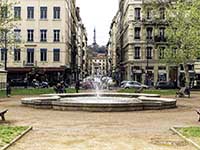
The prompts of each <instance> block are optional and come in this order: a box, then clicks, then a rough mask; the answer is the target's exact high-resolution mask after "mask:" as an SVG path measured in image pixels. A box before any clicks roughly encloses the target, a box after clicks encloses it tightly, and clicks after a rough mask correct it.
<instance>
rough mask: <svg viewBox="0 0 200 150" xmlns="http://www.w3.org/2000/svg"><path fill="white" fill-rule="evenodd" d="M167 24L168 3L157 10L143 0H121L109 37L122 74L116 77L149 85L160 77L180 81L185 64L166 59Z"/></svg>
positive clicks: (111, 48)
mask: <svg viewBox="0 0 200 150" xmlns="http://www.w3.org/2000/svg"><path fill="white" fill-rule="evenodd" d="M144 6H145V7H144ZM166 26H167V24H166V21H165V7H164V5H163V6H162V5H161V6H160V7H159V8H158V9H157V10H153V9H152V8H151V7H150V6H149V7H148V5H145V3H144V1H143V0H120V1H119V10H118V12H117V14H116V16H115V17H114V19H113V21H112V24H111V28H110V40H109V47H110V51H111V53H113V54H112V58H113V60H114V62H112V65H113V66H116V69H115V70H114V72H117V74H119V76H118V77H116V78H119V79H120V80H121V81H122V80H136V81H139V82H142V83H145V84H148V85H155V84H156V82H158V81H173V82H176V84H177V83H178V82H179V81H178V80H179V79H178V78H179V77H180V75H181V66H175V65H174V66H173V65H171V66H167V65H166V64H164V63H162V59H163V58H164V51H165V48H166V46H167V40H166V35H165V31H166ZM113 51H114V52H113ZM189 68H191V69H192V67H189ZM190 71H191V73H192V72H193V70H190Z"/></svg>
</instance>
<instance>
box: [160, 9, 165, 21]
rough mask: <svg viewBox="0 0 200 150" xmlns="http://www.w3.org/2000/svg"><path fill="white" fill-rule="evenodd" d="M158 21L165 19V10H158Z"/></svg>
mask: <svg viewBox="0 0 200 150" xmlns="http://www.w3.org/2000/svg"><path fill="white" fill-rule="evenodd" d="M160 19H165V8H164V7H162V8H160Z"/></svg>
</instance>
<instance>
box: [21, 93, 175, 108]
mask: <svg viewBox="0 0 200 150" xmlns="http://www.w3.org/2000/svg"><path fill="white" fill-rule="evenodd" d="M21 103H22V104H23V105H25V106H30V107H34V108H40V109H54V110H67V111H92V112H118V111H137V110H159V109H170V108H176V100H175V99H169V98H160V95H157V94H139V93H138V94H137V93H132V94H130V93H128V94H127V93H102V94H100V95H99V97H97V96H96V94H94V93H80V94H79V93H78V94H46V95H41V96H40V97H33V98H23V99H22V100H21Z"/></svg>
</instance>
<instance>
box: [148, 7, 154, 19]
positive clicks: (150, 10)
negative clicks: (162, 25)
mask: <svg viewBox="0 0 200 150" xmlns="http://www.w3.org/2000/svg"><path fill="white" fill-rule="evenodd" d="M152 11H153V10H152V8H147V19H152Z"/></svg>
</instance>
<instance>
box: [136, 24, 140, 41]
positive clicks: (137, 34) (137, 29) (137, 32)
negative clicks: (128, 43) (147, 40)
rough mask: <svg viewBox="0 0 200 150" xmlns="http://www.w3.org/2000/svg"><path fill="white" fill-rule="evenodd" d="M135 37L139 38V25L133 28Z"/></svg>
mask: <svg viewBox="0 0 200 150" xmlns="http://www.w3.org/2000/svg"><path fill="white" fill-rule="evenodd" d="M135 39H140V28H139V27H136V28H135Z"/></svg>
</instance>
